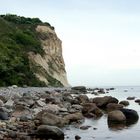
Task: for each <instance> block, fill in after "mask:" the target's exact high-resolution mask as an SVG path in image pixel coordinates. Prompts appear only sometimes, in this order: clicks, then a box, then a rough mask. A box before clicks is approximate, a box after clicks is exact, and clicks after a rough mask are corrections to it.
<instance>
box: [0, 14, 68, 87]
mask: <svg viewBox="0 0 140 140" xmlns="http://www.w3.org/2000/svg"><path fill="white" fill-rule="evenodd" d="M9 85H18V86H23V85H27V86H55V87H56V86H57V87H58V86H69V84H68V81H67V76H66V71H65V64H64V60H63V56H62V45H61V40H60V39H59V38H58V37H57V35H56V33H55V31H54V27H52V26H51V25H50V24H49V23H47V22H45V23H44V22H42V21H41V20H40V19H38V18H25V17H20V16H17V15H0V86H9Z"/></svg>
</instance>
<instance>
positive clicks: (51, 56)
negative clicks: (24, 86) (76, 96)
mask: <svg viewBox="0 0 140 140" xmlns="http://www.w3.org/2000/svg"><path fill="white" fill-rule="evenodd" d="M36 31H37V32H38V37H39V39H40V41H41V45H42V47H43V50H44V51H45V54H44V55H43V56H42V55H40V54H35V53H32V52H30V53H29V60H30V61H31V62H32V63H33V64H35V65H37V66H38V70H37V71H36V72H35V75H36V76H37V77H38V78H39V79H40V80H41V81H43V82H45V83H46V84H49V82H50V81H49V79H48V76H46V75H49V76H50V77H52V78H54V79H56V80H58V81H60V82H61V83H62V85H64V86H69V84H68V81H67V76H66V70H65V64H64V60H63V56H62V45H61V44H62V42H61V40H60V39H59V38H58V37H57V35H56V33H55V31H54V30H53V29H51V28H50V27H47V26H43V25H38V26H37V27H36Z"/></svg>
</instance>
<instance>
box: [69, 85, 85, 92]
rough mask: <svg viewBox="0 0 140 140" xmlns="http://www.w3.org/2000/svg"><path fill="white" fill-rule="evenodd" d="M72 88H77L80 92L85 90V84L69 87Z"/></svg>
mask: <svg viewBox="0 0 140 140" xmlns="http://www.w3.org/2000/svg"><path fill="white" fill-rule="evenodd" d="M71 89H72V90H78V91H81V92H86V87H85V86H75V87H72V88H71Z"/></svg>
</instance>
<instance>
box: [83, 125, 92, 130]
mask: <svg viewBox="0 0 140 140" xmlns="http://www.w3.org/2000/svg"><path fill="white" fill-rule="evenodd" d="M90 127H91V126H89V125H84V126H81V127H80V129H82V130H87V129H89V128H90Z"/></svg>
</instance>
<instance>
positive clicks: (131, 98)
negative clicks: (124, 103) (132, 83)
mask: <svg viewBox="0 0 140 140" xmlns="http://www.w3.org/2000/svg"><path fill="white" fill-rule="evenodd" d="M135 98H136V97H128V98H127V100H134V99H135Z"/></svg>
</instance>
